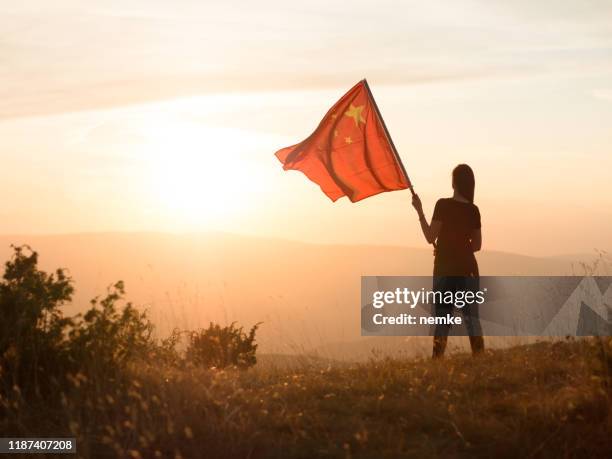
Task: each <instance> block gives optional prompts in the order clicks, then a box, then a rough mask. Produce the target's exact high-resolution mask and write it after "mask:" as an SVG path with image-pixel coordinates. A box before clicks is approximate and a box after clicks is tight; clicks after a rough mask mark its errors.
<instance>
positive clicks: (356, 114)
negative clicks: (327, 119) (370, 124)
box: [344, 104, 365, 127]
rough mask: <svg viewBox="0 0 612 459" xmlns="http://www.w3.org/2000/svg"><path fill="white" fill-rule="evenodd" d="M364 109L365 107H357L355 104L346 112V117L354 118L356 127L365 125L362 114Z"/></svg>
mask: <svg viewBox="0 0 612 459" xmlns="http://www.w3.org/2000/svg"><path fill="white" fill-rule="evenodd" d="M364 108H365V105H358V106H357V107H355V106H354V105H353V104H351V106H350V107H349V109H348V110H347V111H345V112H344V116H348V117H349V118H353V119H354V120H355V126H357V127H359V122H362V123H365V120H364V119H363V113H362V112H363V109H364Z"/></svg>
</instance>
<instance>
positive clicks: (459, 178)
mask: <svg viewBox="0 0 612 459" xmlns="http://www.w3.org/2000/svg"><path fill="white" fill-rule="evenodd" d="M475 185H476V181H475V180H474V171H473V170H472V168H471V167H470V166H468V165H467V164H459V165H458V166H457V167H455V168H454V169H453V187H454V188H455V190H457V191H458V192H459V194H460V195H461V196H463V197H464V198H465V199H467V200H468V201H470V202H472V203H473V202H474V186H475Z"/></svg>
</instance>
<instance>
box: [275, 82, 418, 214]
mask: <svg viewBox="0 0 612 459" xmlns="http://www.w3.org/2000/svg"><path fill="white" fill-rule="evenodd" d="M276 156H277V158H278V159H279V160H280V161H281V163H283V169H284V170H289V169H292V170H298V171H302V172H303V173H304V175H306V177H308V178H309V179H310V180H312V181H313V182H315V183H316V184H318V185H319V186H320V187H321V190H322V191H323V193H325V194H326V195H327V196H328V197H329V198H330V199H331V200H332V201H336V200H337V199H338V198H341V197H342V196H348V198H349V199H350V200H351V202H357V201H360V200H362V199H365V198H367V197H369V196H373V195H375V194H378V193H382V192H385V191H394V190H403V189H406V188H409V187H410V182H409V180H408V177H407V176H406V173H405V172H404V168H403V166H402V165H401V163H400V162H399V159H398V157H397V156H396V153H395V149H394V147H393V145H392V144H391V141H390V139H389V138H388V136H387V134H386V130H385V127H384V125H383V121H382V119H381V118H380V115H379V113H378V110H377V108H376V103H375V102H374V99H373V98H372V94H371V92H370V90H369V88H368V87H367V83H366V81H365V80H362V81H360V82H359V83H357V84H356V85H355V86H353V88H352V89H351V90H350V91H349V92H347V93H346V94H345V95H344V96H342V98H341V99H340V100H339V101H338V102H336V104H335V105H334V106H333V107H332V108H331V109H330V110H329V111H328V112H327V114H326V115H325V117H324V118H323V120H322V121H321V123H320V124H319V126H318V127H317V129H316V130H315V131H314V132H313V133H312V134H311V135H310V137H308V138H307V139H306V140H304V141H303V142H301V143H298V144H297V145H293V146H291V147H287V148H283V149H282V150H279V151H277V152H276Z"/></svg>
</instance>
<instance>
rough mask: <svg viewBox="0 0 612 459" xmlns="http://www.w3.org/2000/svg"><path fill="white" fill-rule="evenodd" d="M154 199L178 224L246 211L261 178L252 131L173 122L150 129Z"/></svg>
mask: <svg viewBox="0 0 612 459" xmlns="http://www.w3.org/2000/svg"><path fill="white" fill-rule="evenodd" d="M145 136H146V142H144V148H145V149H146V151H145V152H144V153H145V154H146V160H147V163H148V176H149V185H150V189H151V192H150V196H151V199H152V200H153V202H152V203H151V204H152V205H153V206H154V207H155V208H156V209H157V210H158V211H159V212H161V213H162V214H163V216H164V217H166V218H170V219H173V220H174V221H175V223H176V224H177V226H180V227H187V228H193V227H194V226H195V227H199V226H202V225H206V224H210V223H219V222H221V221H223V220H228V219H230V218H232V217H236V216H238V215H239V214H241V213H242V212H245V211H246V210H247V209H248V207H249V205H250V196H251V193H252V191H253V190H254V189H255V188H257V187H258V180H257V177H256V176H254V175H253V174H251V173H249V169H251V168H250V166H249V164H250V163H251V162H252V161H249V158H248V156H246V155H245V154H244V152H245V151H248V148H247V147H248V144H249V136H248V133H245V132H243V131H240V130H236V129H231V128H221V127H211V126H204V125H202V124H201V123H195V122H188V121H187V122H185V121H184V120H180V121H176V122H175V121H169V120H167V119H166V120H164V122H160V123H154V124H149V125H148V126H147V128H146V130H145Z"/></svg>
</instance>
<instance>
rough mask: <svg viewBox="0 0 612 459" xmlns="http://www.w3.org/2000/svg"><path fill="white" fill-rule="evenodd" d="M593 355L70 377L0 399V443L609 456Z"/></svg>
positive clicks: (572, 352) (161, 453) (554, 350)
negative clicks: (50, 390)
mask: <svg viewBox="0 0 612 459" xmlns="http://www.w3.org/2000/svg"><path fill="white" fill-rule="evenodd" d="M607 346H608V348H607V352H610V351H611V349H610V341H608V343H607ZM601 352H602V348H601V347H600V345H599V344H598V343H597V342H596V341H580V342H559V343H554V344H551V343H540V344H536V345H530V346H524V347H519V348H514V349H508V350H499V351H493V352H490V353H488V354H487V355H485V356H483V357H481V358H478V359H472V358H471V357H469V356H466V355H457V356H454V357H451V358H449V359H447V360H445V361H441V362H433V361H409V360H403V361H399V360H381V361H372V362H370V363H366V364H359V365H340V366H337V367H336V366H333V365H329V366H327V367H320V366H316V365H309V366H304V367H302V368H300V369H295V368H294V369H277V370H275V369H274V368H271V367H269V366H268V367H267V368H258V367H257V366H256V367H255V368H253V369H251V370H248V371H239V370H229V371H228V370H203V369H195V368H186V369H177V368H173V367H171V366H168V367H166V366H163V365H161V366H160V365H158V364H156V362H150V365H144V364H141V365H139V366H137V367H133V368H131V369H130V370H129V371H127V372H126V373H125V374H123V375H120V376H119V377H116V378H114V379H113V380H104V378H100V379H97V380H91V379H90V378H88V377H87V376H86V375H85V374H77V375H76V376H74V377H73V378H72V379H71V383H70V387H65V388H64V390H63V391H62V392H61V393H60V394H56V396H54V397H53V398H50V399H48V400H45V401H41V402H40V403H39V404H37V405H26V404H21V403H20V401H19V397H17V396H16V395H15V397H14V398H13V401H12V403H14V406H7V402H8V400H6V399H5V400H3V403H4V405H5V406H4V410H5V412H6V414H8V417H7V418H5V419H6V420H5V421H4V422H3V429H2V431H3V432H2V433H3V435H4V434H6V433H8V432H9V431H10V432H11V434H12V435H15V434H19V435H23V436H27V435H30V434H32V435H33V434H38V435H40V434H43V433H47V434H57V433H58V432H66V433H68V432H71V434H72V435H75V436H76V437H77V444H78V450H79V453H80V455H82V456H86V457H87V456H91V457H112V456H121V457H136V458H137V457H184V458H188V457H210V458H232V457H236V458H238V457H254V458H257V457H277V458H310V457H319V456H321V457H372V458H378V457H492V456H496V457H551V458H552V457H610V454H612V440H611V433H612V419H611V417H610V407H611V402H610V395H611V393H610V387H609V375H606V373H605V366H604V361H603V360H602V354H601Z"/></svg>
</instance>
